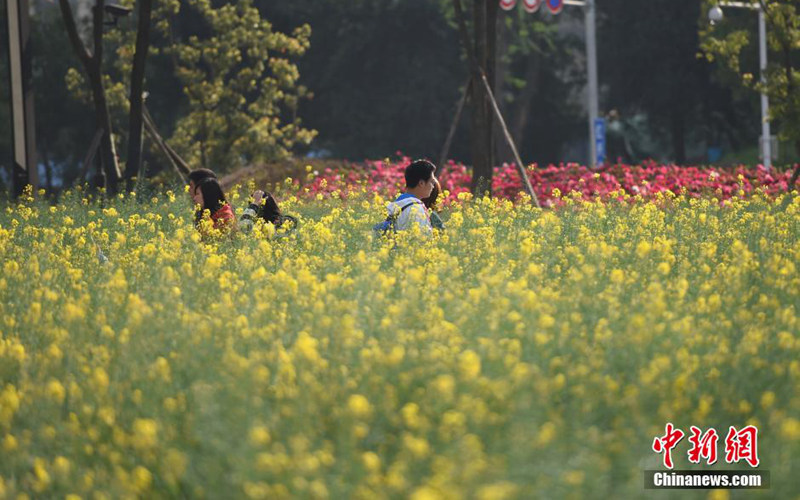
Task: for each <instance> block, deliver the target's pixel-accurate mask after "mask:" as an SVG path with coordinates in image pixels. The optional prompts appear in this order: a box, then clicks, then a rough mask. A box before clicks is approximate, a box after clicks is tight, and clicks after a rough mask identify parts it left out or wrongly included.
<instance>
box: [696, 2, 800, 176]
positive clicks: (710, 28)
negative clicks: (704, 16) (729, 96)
mask: <svg viewBox="0 0 800 500" xmlns="http://www.w3.org/2000/svg"><path fill="white" fill-rule="evenodd" d="M716 3H717V2H715V1H712V0H706V1H705V2H704V11H703V12H704V13H705V12H708V9H710V8H711V7H712V6H714V5H716ZM750 3H751V4H752V5H753V6H756V7H758V8H760V9H762V10H763V12H764V15H765V19H766V25H767V44H768V48H769V57H768V60H769V64H768V65H767V69H766V71H765V73H764V79H763V81H762V79H761V78H760V77H759V75H758V74H757V73H755V74H754V71H753V70H751V69H748V68H747V67H745V66H744V65H743V63H742V61H743V58H744V57H746V54H747V52H748V51H752V50H753V46H754V45H757V44H758V32H757V31H755V30H754V29H753V28H754V27H755V24H754V23H753V22H750V23H748V24H749V25H750V26H752V27H753V28H749V27H745V26H743V25H742V24H740V23H736V22H723V23H716V24H714V25H711V24H706V23H703V25H704V27H703V28H701V29H700V37H701V40H702V49H703V53H704V54H705V57H706V59H707V60H708V61H718V62H719V63H720V65H721V67H722V68H723V69H724V70H725V71H728V72H731V73H733V74H734V75H736V76H737V77H738V80H739V82H740V84H741V85H743V86H745V87H746V88H749V89H752V90H754V91H756V92H765V93H766V94H767V96H768V97H769V99H770V119H771V120H772V121H774V122H776V125H777V126H778V127H779V129H780V133H779V135H780V137H781V138H783V139H785V140H788V141H791V142H792V144H794V147H795V150H796V151H797V152H798V154H800V71H799V70H800V67H798V61H800V58H798V56H800V53H798V52H799V51H800V1H798V0H750ZM798 175H800V165H797V166H795V169H794V173H793V175H792V178H791V181H790V186H789V189H792V186H794V185H795V183H796V182H797V178H798Z"/></svg>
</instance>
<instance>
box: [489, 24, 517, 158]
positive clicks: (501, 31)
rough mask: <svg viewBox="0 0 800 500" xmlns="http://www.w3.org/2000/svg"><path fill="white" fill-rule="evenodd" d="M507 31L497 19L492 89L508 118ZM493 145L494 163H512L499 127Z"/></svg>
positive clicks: (509, 151) (496, 128)
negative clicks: (506, 97)
mask: <svg viewBox="0 0 800 500" xmlns="http://www.w3.org/2000/svg"><path fill="white" fill-rule="evenodd" d="M508 38H509V29H508V27H507V26H506V24H505V23H504V22H503V18H502V17H498V21H497V61H496V63H495V75H494V85H492V88H494V90H495V93H494V96H495V99H497V105H498V106H500V111H501V112H502V113H503V116H505V117H509V116H512V113H511V112H510V109H513V108H514V106H509V105H508V103H507V102H506V99H505V98H504V96H505V95H506V79H507V78H508V72H509V68H508V59H507V58H506V57H504V55H505V54H507V53H508V45H509V41H508ZM493 132H494V144H495V148H494V151H495V161H496V162H497V163H510V162H512V161H514V154H513V153H512V152H511V148H510V147H509V145H508V144H506V141H505V138H504V137H503V131H502V130H500V127H494V131H493Z"/></svg>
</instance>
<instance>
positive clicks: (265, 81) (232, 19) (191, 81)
mask: <svg viewBox="0 0 800 500" xmlns="http://www.w3.org/2000/svg"><path fill="white" fill-rule="evenodd" d="M187 6H188V7H189V8H191V9H194V10H195V11H196V13H197V14H199V16H200V17H201V18H202V20H203V21H204V22H205V23H206V25H207V28H208V30H209V31H208V34H207V35H202V34H192V35H190V36H189V37H188V38H187V39H186V40H185V41H184V42H183V43H179V44H178V45H176V46H174V48H169V49H168V51H169V52H170V53H171V54H173V55H174V56H175V59H176V74H177V76H178V78H179V79H180V81H181V82H182V83H183V85H184V93H185V94H186V96H187V97H188V100H189V112H188V113H187V114H186V115H184V116H182V117H181V118H180V119H179V120H178V122H177V125H176V130H175V134H174V136H173V141H174V145H175V147H176V149H177V150H178V151H179V152H182V153H183V154H185V155H186V158H187V160H188V161H189V162H190V163H193V164H197V165H202V166H203V167H207V168H214V169H217V170H221V171H226V170H230V169H233V168H237V167H239V166H242V165H246V164H251V163H261V162H268V161H274V160H276V159H282V158H285V157H287V156H289V155H290V153H291V151H292V149H293V148H294V147H295V146H297V145H300V144H308V143H310V142H311V140H312V139H313V138H314V136H315V135H316V132H315V131H313V130H308V129H305V128H303V126H302V125H301V122H300V118H299V117H298V116H297V105H298V101H299V100H300V99H302V98H304V97H306V95H307V93H308V91H307V89H306V88H305V87H304V86H302V85H298V80H299V77H300V74H299V71H298V69H297V65H296V64H295V63H294V62H292V60H291V58H292V57H299V56H301V55H303V54H304V53H305V52H306V51H307V50H308V48H309V38H310V35H311V28H310V27H309V26H308V25H303V26H300V27H298V28H296V29H294V30H293V31H292V33H291V34H284V33H278V32H275V31H273V29H272V25H271V24H270V23H269V22H268V21H267V20H265V19H262V17H261V15H260V14H259V12H258V10H257V9H256V8H255V7H253V5H252V2H251V1H250V0H245V1H241V2H237V3H235V4H226V5H222V6H221V7H219V8H214V7H213V6H212V4H211V2H210V1H209V0H189V1H188V3H187Z"/></svg>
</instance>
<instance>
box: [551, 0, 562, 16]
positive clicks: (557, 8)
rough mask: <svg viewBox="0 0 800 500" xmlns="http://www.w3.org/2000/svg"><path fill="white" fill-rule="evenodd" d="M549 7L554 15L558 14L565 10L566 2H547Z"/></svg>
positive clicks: (553, 0)
mask: <svg viewBox="0 0 800 500" xmlns="http://www.w3.org/2000/svg"><path fill="white" fill-rule="evenodd" d="M547 7H549V8H550V12H552V13H553V14H558V13H559V12H561V9H563V8H564V0H547Z"/></svg>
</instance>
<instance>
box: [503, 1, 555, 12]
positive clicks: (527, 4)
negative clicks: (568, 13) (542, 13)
mask: <svg viewBox="0 0 800 500" xmlns="http://www.w3.org/2000/svg"><path fill="white" fill-rule="evenodd" d="M542 2H545V3H546V4H547V8H548V9H550V12H551V13H553V14H558V13H560V12H561V10H562V9H563V8H564V0H522V7H523V8H524V9H525V11H526V12H528V13H530V14H533V13H534V12H536V11H538V10H539V7H541V6H542ZM516 6H517V0H500V7H501V8H502V9H503V10H511V9H513V8H514V7H516Z"/></svg>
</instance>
